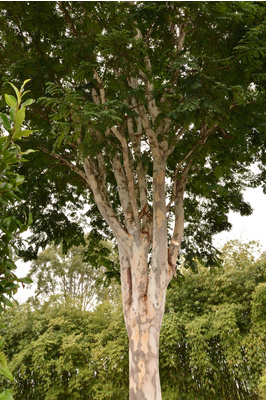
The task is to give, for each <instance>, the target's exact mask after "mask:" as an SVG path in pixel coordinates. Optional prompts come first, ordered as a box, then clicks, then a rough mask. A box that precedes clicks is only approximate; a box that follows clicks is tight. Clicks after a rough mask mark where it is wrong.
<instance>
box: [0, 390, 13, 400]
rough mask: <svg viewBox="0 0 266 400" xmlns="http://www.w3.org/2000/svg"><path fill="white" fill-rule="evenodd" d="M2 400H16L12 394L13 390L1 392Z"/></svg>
mask: <svg viewBox="0 0 266 400" xmlns="http://www.w3.org/2000/svg"><path fill="white" fill-rule="evenodd" d="M0 400H14V397H13V396H12V390H5V391H4V392H2V393H0Z"/></svg>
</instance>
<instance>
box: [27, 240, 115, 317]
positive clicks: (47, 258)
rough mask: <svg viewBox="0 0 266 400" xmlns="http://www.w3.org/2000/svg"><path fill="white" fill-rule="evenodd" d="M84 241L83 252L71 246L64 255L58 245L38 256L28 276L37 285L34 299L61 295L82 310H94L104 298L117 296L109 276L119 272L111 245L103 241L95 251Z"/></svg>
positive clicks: (90, 242) (40, 299)
mask: <svg viewBox="0 0 266 400" xmlns="http://www.w3.org/2000/svg"><path fill="white" fill-rule="evenodd" d="M93 239H94V237H93ZM86 242H87V247H86V249H85V248H84V246H82V245H81V246H79V247H75V246H74V247H72V248H71V250H69V251H68V253H67V255H66V254H63V252H62V247H61V246H57V247H55V246H50V247H48V248H47V249H46V250H44V251H42V252H41V253H40V254H39V255H38V257H37V260H35V261H34V262H33V263H32V264H31V268H30V271H29V274H28V277H29V278H30V279H32V281H34V282H35V285H36V288H35V296H34V297H35V300H38V301H42V300H43V299H47V298H49V297H50V296H51V295H56V294H60V296H63V297H64V298H65V299H72V300H73V301H75V302H77V303H78V304H79V306H80V308H81V309H82V310H85V309H88V307H89V308H91V307H92V308H93V307H94V306H95V305H96V304H97V303H99V301H103V300H104V299H105V298H106V296H108V297H109V298H110V297H112V295H114V296H117V290H116V289H115V288H114V285H111V276H110V275H113V274H114V271H116V270H117V271H119V262H118V256H117V254H116V253H115V252H114V250H113V248H112V244H111V243H108V242H103V241H102V242H98V243H97V246H98V248H95V247H94V246H95V243H94V240H92V238H87V239H86ZM107 287H108V289H107ZM107 291H108V294H107Z"/></svg>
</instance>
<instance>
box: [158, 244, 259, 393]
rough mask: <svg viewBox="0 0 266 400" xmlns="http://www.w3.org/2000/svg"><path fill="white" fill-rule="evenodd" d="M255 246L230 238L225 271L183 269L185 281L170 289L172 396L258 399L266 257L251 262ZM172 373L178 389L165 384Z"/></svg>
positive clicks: (166, 335)
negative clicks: (233, 240) (168, 382)
mask: <svg viewBox="0 0 266 400" xmlns="http://www.w3.org/2000/svg"><path fill="white" fill-rule="evenodd" d="M252 246H254V243H251V244H248V245H244V244H242V243H239V242H237V241H235V242H229V243H228V244H227V245H226V246H225V248H224V253H223V257H224V266H223V268H222V269H216V270H211V271H209V270H206V269H204V268H202V267H199V270H198V273H197V274H195V273H191V272H187V271H184V276H185V278H184V282H183V284H182V285H181V286H180V287H179V288H178V287H177V285H176V284H175V285H173V286H172V288H171V289H170V290H169V293H168V303H167V312H166V315H165V319H164V325H163V329H162V333H161V346H162V348H164V349H165V353H164V352H163V351H162V352H161V366H162V369H161V376H162V385H163V389H165V390H166V392H167V393H168V395H167V396H166V397H167V398H168V399H175V398H176V397H175V396H177V394H176V391H177V392H178V393H179V394H178V399H186V400H187V399H194V398H197V399H206V398H208V399H210V400H211V399H217V398H219V399H221V400H222V399H224V400H230V399H232V400H233V399H236V398H241V399H257V398H258V394H257V391H258V382H259V380H260V376H261V375H262V372H263V369H264V368H265V363H266V352H265V350H266V349H265V339H266V337H265V327H266V321H265V305H266V297H265V295H266V290H265V281H266V275H265V271H266V269H265V263H266V259H265V255H264V256H261V258H260V259H259V260H258V261H257V262H255V261H252V262H251V261H250V260H251V258H252V254H250V250H251V249H252ZM232 248H234V249H235V252H234V253H231V252H230V250H231V249H232ZM237 248H238V251H236V249H237ZM228 259H230V260H231V264H230V263H229V262H228ZM239 260H241V262H239ZM167 374H169V379H172V380H174V379H175V382H176V386H175V391H173V388H171V387H168V386H167V384H166V385H165V384H164V382H165V379H167ZM178 376H179V377H180V378H179V379H177V380H176V377H178Z"/></svg>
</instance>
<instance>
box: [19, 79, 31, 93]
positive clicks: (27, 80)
mask: <svg viewBox="0 0 266 400" xmlns="http://www.w3.org/2000/svg"><path fill="white" fill-rule="evenodd" d="M29 81H31V79H26V80H25V81H24V82H23V84H22V86H21V88H20V91H21V92H22V90H23V88H24V86H25V85H26V83H28V82H29Z"/></svg>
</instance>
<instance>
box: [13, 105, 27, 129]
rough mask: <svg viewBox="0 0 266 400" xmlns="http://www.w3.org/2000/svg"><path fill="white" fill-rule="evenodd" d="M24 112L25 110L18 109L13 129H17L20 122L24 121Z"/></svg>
mask: <svg viewBox="0 0 266 400" xmlns="http://www.w3.org/2000/svg"><path fill="white" fill-rule="evenodd" d="M25 111H26V109H25V108H24V107H23V108H20V109H19V110H18V111H17V113H16V119H15V129H18V128H19V127H20V126H21V124H22V122H23V121H24V119H25Z"/></svg>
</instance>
